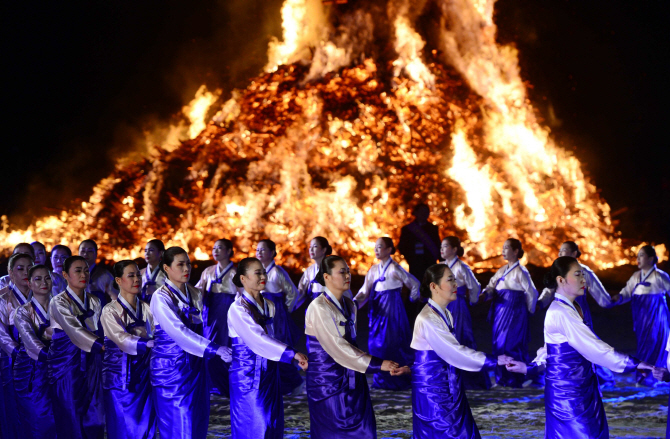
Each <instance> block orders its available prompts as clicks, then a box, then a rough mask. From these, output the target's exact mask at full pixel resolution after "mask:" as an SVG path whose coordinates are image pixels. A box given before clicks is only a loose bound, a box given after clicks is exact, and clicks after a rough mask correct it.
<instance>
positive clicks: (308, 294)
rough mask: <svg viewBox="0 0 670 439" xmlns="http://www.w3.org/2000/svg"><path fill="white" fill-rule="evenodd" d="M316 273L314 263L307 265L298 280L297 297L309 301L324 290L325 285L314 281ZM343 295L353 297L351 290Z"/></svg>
mask: <svg viewBox="0 0 670 439" xmlns="http://www.w3.org/2000/svg"><path fill="white" fill-rule="evenodd" d="M318 273H319V266H318V265H317V264H316V263H314V264H312V265H310V266H309V267H307V269H306V270H305V272H304V273H303V274H302V277H301V278H300V282H298V292H299V297H301V298H303V299H304V300H308V301H310V302H311V301H312V300H314V299H316V298H317V297H319V296H320V295H321V293H323V292H324V290H325V289H326V287H324V286H323V285H321V284H320V283H318V282H317V281H316V275H317V274H318ZM344 296H345V297H348V298H349V299H353V295H352V294H351V290H347V291H345V292H344ZM299 306H300V304H298V305H297V307H299ZM306 311H307V309H305V312H306Z"/></svg>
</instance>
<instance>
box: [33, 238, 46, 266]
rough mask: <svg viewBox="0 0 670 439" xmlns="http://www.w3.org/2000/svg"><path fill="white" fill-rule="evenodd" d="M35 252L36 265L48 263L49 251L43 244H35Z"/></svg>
mask: <svg viewBox="0 0 670 439" xmlns="http://www.w3.org/2000/svg"><path fill="white" fill-rule="evenodd" d="M33 250H34V252H35V265H44V264H46V263H47V251H46V249H45V248H44V246H43V245H41V244H37V243H35V244H33Z"/></svg>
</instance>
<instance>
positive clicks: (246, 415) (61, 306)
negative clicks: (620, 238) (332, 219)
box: [0, 231, 670, 439]
mask: <svg viewBox="0 0 670 439" xmlns="http://www.w3.org/2000/svg"><path fill="white" fill-rule="evenodd" d="M417 233H419V234H420V233H421V232H420V231H419V232H417ZM430 247H431V246H430V244H429V243H428V244H426V252H425V253H427V254H429V257H432V258H433V262H436V261H437V259H438V258H437V255H436V254H435V253H436V252H439V258H440V259H441V260H442V262H440V263H434V264H432V265H430V266H427V267H424V268H423V274H422V277H421V281H419V280H418V279H417V277H415V276H414V275H412V274H411V273H410V272H408V271H406V270H405V269H404V268H403V267H402V266H401V265H400V264H399V263H398V262H397V261H396V260H395V259H394V256H393V255H394V253H395V252H396V248H395V246H394V243H393V241H392V240H391V238H388V237H381V238H379V239H378V240H377V242H376V244H375V249H374V251H375V257H376V258H377V259H378V261H379V262H378V263H377V264H375V265H373V266H372V267H370V269H369V271H368V273H367V275H366V276H365V281H364V283H363V286H362V287H361V288H360V290H359V291H358V292H357V293H356V294H352V292H351V290H350V286H351V273H350V270H349V266H348V264H347V261H346V260H345V259H343V258H342V257H340V256H335V255H333V254H332V253H333V248H332V247H331V246H330V244H329V242H328V240H327V239H326V238H324V237H320V236H319V237H315V238H314V239H312V240H311V242H310V243H309V256H310V258H311V259H312V260H313V261H314V263H313V264H312V265H310V266H309V267H307V269H306V270H305V271H304V274H303V276H302V278H301V279H300V282H299V284H298V286H297V287H296V285H295V284H294V283H293V282H292V281H291V278H290V277H289V275H288V274H287V272H286V271H285V270H284V269H283V268H282V267H280V266H279V265H277V264H276V262H275V257H276V256H277V248H276V245H275V243H274V242H272V241H271V240H269V239H264V240H261V241H260V242H258V244H257V247H256V257H255V258H253V257H246V258H243V259H241V260H239V261H238V262H237V264H235V263H234V262H233V259H234V252H233V243H232V242H231V241H230V240H229V239H220V240H218V241H216V242H214V243H213V245H212V257H213V259H214V262H215V264H214V265H212V266H210V267H208V268H207V269H205V270H204V272H203V273H202V275H201V277H200V279H199V280H198V282H197V283H195V282H192V279H191V261H190V258H189V256H188V254H187V252H186V251H185V250H184V249H182V248H180V247H170V248H167V249H166V248H165V246H164V244H163V242H162V241H161V240H159V239H153V240H151V241H149V242H148V243H147V244H146V248H145V260H146V268H144V269H142V270H140V268H139V267H138V265H137V264H136V262H134V261H131V260H123V261H119V262H116V263H115V264H114V266H113V273H109V272H108V271H107V270H106V269H105V268H104V267H102V266H101V265H96V260H98V254H97V253H98V247H97V245H96V243H95V242H94V241H92V240H85V241H83V242H81V243H80V244H79V247H78V255H72V253H71V250H70V248H68V247H67V246H64V245H56V246H54V247H53V248H52V249H51V252H50V261H49V263H47V256H48V253H47V250H46V248H45V247H44V245H42V244H41V243H39V242H34V243H32V244H25V243H24V244H19V245H17V246H16V247H15V249H14V252H13V254H12V256H11V257H10V258H9V263H8V272H9V274H8V275H7V276H5V277H3V278H1V279H0V288H2V289H0V350H1V353H0V379H1V381H2V392H1V393H0V438H1V439H14V438H56V437H60V438H68V439H69V438H102V437H103V436H104V433H105V429H106V433H107V437H109V438H112V439H115V438H131V437H132V438H152V437H154V436H155V434H156V432H157V431H159V432H160V435H161V437H163V438H204V437H205V436H206V435H207V430H208V426H209V413H210V407H209V404H210V394H212V393H215V394H219V395H223V396H226V397H229V398H230V419H231V430H232V436H233V437H234V438H282V437H283V432H284V407H283V396H284V395H288V394H296V393H301V392H303V391H305V389H306V393H307V397H308V402H309V414H310V434H311V437H313V438H356V439H365V438H376V421H375V414H374V410H373V406H372V402H371V399H370V391H369V387H368V381H367V379H366V376H365V375H366V374H373V375H374V376H373V380H372V385H373V387H376V388H382V389H390V390H404V389H411V393H412V409H413V434H414V437H415V438H442V437H445V438H446V437H467V438H476V437H479V432H478V429H477V425H476V423H475V420H474V418H473V416H472V413H471V410H470V407H469V405H468V400H467V397H466V393H465V389H466V388H476V389H488V388H490V387H491V386H492V382H491V379H490V378H489V374H488V373H489V372H494V374H495V383H496V385H499V386H507V387H522V386H523V385H524V383H527V382H528V381H533V380H535V381H539V382H542V383H544V385H545V405H546V437H548V438H567V437H580V438H586V437H588V438H603V437H608V427H607V420H606V416H605V411H604V406H603V403H602V399H601V396H600V393H599V384H600V385H602V384H606V383H611V382H612V380H613V373H623V372H632V371H636V372H637V374H638V382H640V383H643V384H652V383H653V382H654V381H656V380H668V381H670V375H669V374H668V370H667V369H668V364H667V363H668V351H667V349H668V348H669V347H670V340H669V335H670V328H669V313H668V307H667V305H666V301H665V293H667V292H670V277H668V275H667V274H666V273H665V272H663V271H661V270H660V269H658V268H657V266H656V263H657V257H656V253H655V251H654V248H653V247H651V246H644V247H642V248H641V249H640V251H639V253H638V260H637V262H638V266H639V270H638V271H636V272H635V273H634V274H633V276H632V277H631V279H630V280H629V281H628V283H627V284H626V286H625V288H624V289H623V290H622V291H621V292H620V293H619V294H616V295H614V296H610V294H609V293H608V292H607V291H606V290H605V288H604V287H603V285H602V284H601V282H600V281H599V280H598V278H597V276H596V275H595V274H594V273H593V271H591V269H589V268H588V267H586V266H585V265H582V264H580V263H579V262H578V258H579V256H580V252H579V248H578V246H577V244H576V243H574V242H571V241H568V242H565V243H563V245H562V246H561V247H560V249H559V252H558V258H557V259H556V260H555V261H554V263H553V264H552V266H551V267H550V269H549V272H548V273H547V275H546V277H545V279H544V283H545V286H546V288H545V289H544V290H543V291H542V294H541V295H540V294H539V293H538V291H537V289H536V288H535V285H534V283H533V281H532V279H531V276H530V274H529V272H528V270H527V269H526V267H524V266H523V265H521V263H520V260H521V258H522V257H523V255H524V250H523V248H522V243H521V242H520V241H518V240H517V239H514V238H509V239H508V240H507V241H505V243H504V245H503V247H502V256H503V258H504V259H505V260H506V261H507V263H506V264H505V265H504V266H502V267H501V268H500V269H499V270H498V271H497V272H496V273H495V275H494V276H493V277H492V278H491V280H490V282H489V283H488V285H487V286H486V287H485V288H483V289H482V288H481V285H480V283H479V281H478V280H477V278H476V277H475V275H474V274H473V272H472V270H471V269H470V267H468V265H467V264H466V263H465V262H464V261H463V260H462V259H461V258H462V257H463V256H464V249H463V247H462V246H461V243H460V241H459V240H458V238H456V237H454V236H449V237H447V238H445V239H444V240H442V242H441V246H440V247H439V248H437V247H435V248H430ZM420 254H423V253H420ZM430 255H432V256H430ZM403 288H405V289H407V290H409V299H410V301H411V302H414V303H420V304H421V306H422V308H421V309H420V312H419V313H418V316H416V320H415V322H414V327H413V328H412V327H411V325H410V319H409V318H408V313H407V310H406V307H405V305H404V304H403V299H402V294H401V293H402V291H403ZM586 293H589V294H590V295H591V296H593V298H594V299H595V301H596V303H597V304H598V305H599V306H601V307H604V308H607V307H611V306H614V305H619V304H622V303H625V302H628V301H632V310H633V321H634V331H635V335H636V337H637V354H636V356H635V357H632V356H628V355H625V354H623V353H620V352H618V351H616V350H615V349H614V348H613V347H611V346H609V345H608V344H606V343H605V342H603V341H602V340H601V339H599V338H598V336H597V335H596V334H595V333H594V332H593V321H592V318H591V313H590V311H589V305H588V303H587V301H586V299H585V297H586V296H585V295H586ZM484 301H490V302H491V310H490V313H489V317H488V318H489V321H490V323H491V325H492V328H493V333H492V340H493V343H492V344H493V352H492V354H487V353H484V352H480V351H477V346H476V343H475V338H474V335H473V323H472V318H471V316H470V310H469V308H470V306H471V305H473V304H476V303H479V302H484ZM538 301H539V303H540V306H543V307H547V308H548V310H547V314H546V317H545V322H544V341H545V345H544V347H543V348H541V349H540V350H539V351H538V353H537V356H536V357H535V358H534V359H533V358H531V357H530V356H529V354H528V341H529V335H530V334H529V316H530V315H531V314H533V313H534V312H535V309H536V307H537V305H538ZM305 302H307V303H309V305H308V306H307V307H306V314H305V326H304V331H303V330H302V329H301V328H299V327H297V326H296V324H295V323H294V321H293V319H292V317H291V313H293V312H294V311H296V310H297V309H298V308H300V307H301V305H303V303H305ZM365 304H368V309H369V338H368V340H369V341H368V349H367V352H366V351H364V350H362V349H361V348H360V347H359V346H358V345H357V343H356V323H357V311H358V310H359V309H360V308H361V307H362V306H364V305H365ZM303 335H304V336H305V337H306V350H307V353H301V352H298V351H297V350H296V345H297V343H298V342H299V340H300V339H301V337H302V336H303ZM300 370H302V371H305V373H306V379H305V381H304V382H303V377H302V375H301V374H300Z"/></svg>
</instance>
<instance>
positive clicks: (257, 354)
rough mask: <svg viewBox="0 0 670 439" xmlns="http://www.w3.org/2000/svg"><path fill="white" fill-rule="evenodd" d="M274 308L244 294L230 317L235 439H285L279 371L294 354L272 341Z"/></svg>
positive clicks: (232, 411)
mask: <svg viewBox="0 0 670 439" xmlns="http://www.w3.org/2000/svg"><path fill="white" fill-rule="evenodd" d="M275 316H276V314H275V307H274V304H273V303H272V302H270V301H269V300H263V306H262V307H261V306H260V305H259V304H258V303H257V302H256V301H255V300H254V298H253V296H252V295H250V294H249V293H247V292H246V291H245V292H243V293H242V294H241V295H238V297H237V298H236V299H235V302H234V303H233V304H232V305H231V307H230V310H229V311H228V334H229V336H230V339H231V341H232V346H233V361H232V363H231V365H230V422H231V429H232V436H233V437H234V438H235V439H281V438H283V437H284V403H283V397H282V393H281V390H280V385H279V380H280V374H279V369H278V368H277V365H278V364H280V363H285V364H291V362H292V361H293V358H294V357H295V351H294V350H293V349H292V348H291V347H290V346H287V345H286V344H285V343H282V342H281V341H279V340H277V339H275V338H274V330H273V326H274V317H275Z"/></svg>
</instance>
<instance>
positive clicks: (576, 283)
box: [556, 264, 586, 298]
mask: <svg viewBox="0 0 670 439" xmlns="http://www.w3.org/2000/svg"><path fill="white" fill-rule="evenodd" d="M556 280H557V281H558V290H557V291H558V292H559V293H561V294H563V295H565V296H566V297H570V298H574V297H577V296H583V295H584V291H585V289H586V278H585V277H584V270H583V269H582V266H581V265H579V264H572V265H571V266H570V271H568V274H567V275H566V276H565V278H563V277H557V278H556Z"/></svg>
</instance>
